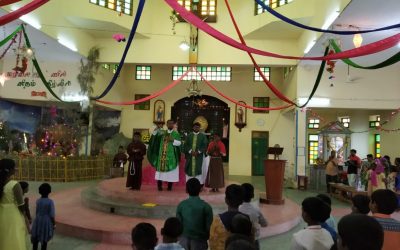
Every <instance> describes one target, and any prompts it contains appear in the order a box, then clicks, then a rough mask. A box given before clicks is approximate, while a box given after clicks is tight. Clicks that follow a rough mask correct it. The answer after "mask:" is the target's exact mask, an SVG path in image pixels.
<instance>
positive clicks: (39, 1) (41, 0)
mask: <svg viewBox="0 0 400 250" xmlns="http://www.w3.org/2000/svg"><path fill="white" fill-rule="evenodd" d="M48 1H49V0H33V1H32V2H30V3H28V4H27V5H25V6H23V7H22V8H19V9H18V10H15V11H13V12H10V13H8V14H6V15H4V16H1V17H0V26H1V25H5V24H7V23H9V22H12V21H14V20H15V19H18V18H20V17H21V16H23V15H25V14H28V13H29V12H31V11H33V10H35V9H37V8H39V7H40V6H42V5H43V4H45V3H47V2H48Z"/></svg>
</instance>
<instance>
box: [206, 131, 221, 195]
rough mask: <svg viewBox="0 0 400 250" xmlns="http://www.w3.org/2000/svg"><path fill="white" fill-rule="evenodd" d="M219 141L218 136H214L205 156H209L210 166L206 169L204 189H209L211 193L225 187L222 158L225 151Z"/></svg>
mask: <svg viewBox="0 0 400 250" xmlns="http://www.w3.org/2000/svg"><path fill="white" fill-rule="evenodd" d="M220 139H221V138H220V136H219V135H218V134H214V138H213V141H212V142H210V144H209V145H208V148H207V154H208V155H209V156H210V165H209V167H208V173H207V179H206V187H208V188H211V192H218V188H223V187H224V186H225V182H224V168H223V164H222V156H226V149H225V145H224V144H223V143H222V142H221V140H220Z"/></svg>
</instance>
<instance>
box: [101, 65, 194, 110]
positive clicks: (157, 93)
mask: <svg viewBox="0 0 400 250" xmlns="http://www.w3.org/2000/svg"><path fill="white" fill-rule="evenodd" d="M192 70H193V67H191V68H190V69H189V70H188V71H186V72H185V73H184V74H183V75H182V76H181V77H179V78H178V79H177V80H175V81H173V82H172V83H170V84H169V85H167V86H166V87H165V88H163V89H161V90H160V91H158V92H156V93H153V94H151V95H149V96H146V97H144V98H141V99H138V100H133V101H127V102H111V101H102V100H96V102H100V103H104V104H109V105H135V104H139V103H142V102H145V101H148V100H151V99H153V98H156V97H158V96H160V95H162V94H164V93H165V92H167V91H168V90H170V89H172V88H173V87H175V86H176V85H177V84H178V83H180V82H181V81H182V80H183V78H184V77H185V76H187V75H188V74H189V72H191V71H192Z"/></svg>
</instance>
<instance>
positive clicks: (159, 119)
mask: <svg viewBox="0 0 400 250" xmlns="http://www.w3.org/2000/svg"><path fill="white" fill-rule="evenodd" d="M153 122H154V123H155V124H164V123H165V102H164V101H163V100H157V101H155V102H154V113H153Z"/></svg>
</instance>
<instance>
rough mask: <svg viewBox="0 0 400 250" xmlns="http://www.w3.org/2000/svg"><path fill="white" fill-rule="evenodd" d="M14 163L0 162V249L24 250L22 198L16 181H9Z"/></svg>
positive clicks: (11, 161) (7, 160)
mask: <svg viewBox="0 0 400 250" xmlns="http://www.w3.org/2000/svg"><path fill="white" fill-rule="evenodd" d="M14 173H15V162H14V160H11V159H1V160H0V249H4V250H6V249H12V250H26V249H27V245H26V236H27V225H26V223H25V218H24V214H23V211H24V198H23V192H22V188H21V186H20V185H19V183H18V182H17V181H14V180H11V176H13V175H14Z"/></svg>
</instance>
